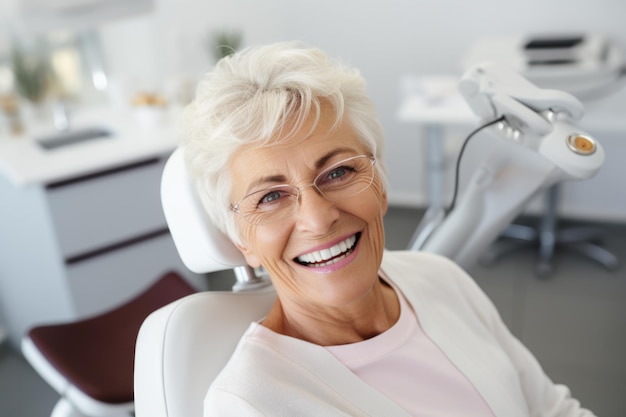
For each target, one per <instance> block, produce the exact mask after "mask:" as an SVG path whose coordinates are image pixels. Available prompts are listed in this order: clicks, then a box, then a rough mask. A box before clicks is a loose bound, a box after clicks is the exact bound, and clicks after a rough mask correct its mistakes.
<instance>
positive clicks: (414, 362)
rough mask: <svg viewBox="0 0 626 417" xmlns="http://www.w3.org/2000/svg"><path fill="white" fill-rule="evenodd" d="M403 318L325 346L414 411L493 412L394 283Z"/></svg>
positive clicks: (444, 414) (467, 415)
mask: <svg viewBox="0 0 626 417" xmlns="http://www.w3.org/2000/svg"><path fill="white" fill-rule="evenodd" d="M396 294H397V295H398V298H399V300H400V318H399V319H398V322H397V323H396V324H394V325H393V326H392V327H391V328H390V329H389V330H387V331H386V332H384V333H382V334H380V335H378V336H376V337H373V338H371V339H368V340H364V341H362V342H358V343H352V344H347V345H339V346H327V347H326V348H327V349H328V351H329V352H331V353H332V354H333V355H334V356H335V357H337V358H338V359H339V360H340V361H341V362H342V363H343V364H344V365H346V366H347V367H348V368H349V369H350V370H352V371H353V372H354V373H355V374H356V375H358V376H359V377H360V378H361V379H362V380H364V381H365V382H367V383H368V384H370V385H371V386H372V387H374V388H376V389H377V390H378V391H380V392H382V393H383V394H385V395H387V396H388V397H389V398H390V399H392V400H393V401H394V402H396V403H397V404H398V405H400V406H401V407H403V408H404V409H405V410H406V411H407V412H408V413H409V414H411V415H413V416H438V417H448V416H455V417H456V416H464V417H471V416H481V417H488V416H491V417H495V415H494V414H493V412H492V410H491V409H490V408H489V406H488V405H487V403H486V402H485V400H484V399H483V398H482V396H481V395H480V394H479V392H478V391H477V390H476V388H475V387H474V386H473V385H472V384H471V383H470V381H469V380H468V379H467V378H466V377H465V375H464V374H462V373H461V372H460V371H459V370H458V369H457V368H456V367H455V366H454V365H453V364H452V362H450V360H449V359H448V358H447V357H446V356H445V355H444V353H443V352H442V351H441V350H440V349H439V347H438V346H437V345H435V344H434V343H433V342H432V341H431V340H430V339H429V338H428V336H427V335H426V334H425V333H424V331H423V330H422V328H421V326H420V324H419V321H418V320H417V317H416V315H415V313H414V312H413V309H412V308H411V307H410V305H409V304H408V302H407V301H406V300H405V299H404V296H402V294H401V293H400V292H399V291H398V290H397V289H396Z"/></svg>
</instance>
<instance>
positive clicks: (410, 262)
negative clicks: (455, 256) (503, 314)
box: [381, 251, 492, 309]
mask: <svg viewBox="0 0 626 417" xmlns="http://www.w3.org/2000/svg"><path fill="white" fill-rule="evenodd" d="M381 270H382V272H383V273H384V274H385V275H386V276H387V277H388V279H389V280H391V281H392V282H393V283H394V284H396V285H397V286H398V288H400V290H401V291H402V292H403V293H404V294H405V296H407V297H408V298H409V299H410V300H413V301H419V302H420V303H426V300H428V301H429V303H432V302H434V303H445V304H452V305H468V304H473V305H474V308H477V307H478V308H480V309H482V308H488V309H491V308H492V307H491V305H490V304H491V301H490V300H489V299H488V297H487V296H486V295H485V294H484V292H483V291H482V290H481V289H480V287H479V286H478V285H477V284H476V282H475V281H474V280H473V279H472V277H470V276H469V275H468V274H467V273H466V272H465V271H464V270H463V269H462V268H461V267H459V266H458V265H457V264H456V263H454V262H453V261H451V260H450V259H448V258H445V257H443V256H440V255H436V254H432V253H427V252H417V251H386V252H385V254H384V256H383V262H382V265H381Z"/></svg>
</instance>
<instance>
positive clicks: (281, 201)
mask: <svg viewBox="0 0 626 417" xmlns="http://www.w3.org/2000/svg"><path fill="white" fill-rule="evenodd" d="M297 193H298V191H297V190H292V189H290V188H289V187H288V186H278V187H276V188H268V189H266V190H261V191H257V192H256V193H254V194H252V195H250V196H249V197H248V198H247V199H246V200H247V205H248V211H257V210H263V211H265V210H274V209H276V208H279V207H281V206H283V205H285V204H288V203H289V202H291V201H292V197H294V196H295V195H296V194H297Z"/></svg>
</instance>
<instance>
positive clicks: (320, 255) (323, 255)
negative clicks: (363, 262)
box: [297, 235, 356, 264]
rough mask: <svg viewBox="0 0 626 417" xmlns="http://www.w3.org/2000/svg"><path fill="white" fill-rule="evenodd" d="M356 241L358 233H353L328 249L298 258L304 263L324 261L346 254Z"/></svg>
mask: <svg viewBox="0 0 626 417" xmlns="http://www.w3.org/2000/svg"><path fill="white" fill-rule="evenodd" d="M355 242H356V235H352V236H350V237H349V238H347V239H346V240H344V241H342V242H339V243H338V244H336V245H335V246H332V247H330V248H328V249H322V250H321V251H316V252H311V253H307V254H305V255H302V256H299V257H298V258H297V260H298V261H299V262H301V263H304V264H312V263H319V262H323V261H328V260H329V259H332V258H334V257H336V256H338V255H341V254H342V253H344V254H345V252H347V251H348V250H351V249H352V248H353V247H354V243H355Z"/></svg>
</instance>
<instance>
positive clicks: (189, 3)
mask: <svg viewBox="0 0 626 417" xmlns="http://www.w3.org/2000/svg"><path fill="white" fill-rule="evenodd" d="M16 1H19V0H3V2H2V3H3V4H5V6H4V7H5V8H6V9H7V10H10V6H6V4H7V3H11V2H16ZM1 11H2V10H1V9H0V12H1ZM624 17H626V2H624V1H623V0H595V1H590V0H581V1H578V2H571V1H569V0H568V1H566V0H552V1H549V0H548V1H545V0H508V1H505V2H503V1H496V0H474V1H471V2H469V1H466V0H437V1H416V0H385V1H358V0H352V1H348V0H343V1H341V0H316V1H312V0H300V1H293V0H264V1H259V0H222V1H197V0H156V8H155V12H154V13H153V14H152V15H150V16H145V17H140V18H132V19H128V20H125V21H119V22H114V23H109V24H106V25H105V26H104V27H103V29H102V31H101V33H102V38H103V41H104V46H105V52H106V56H107V64H108V67H109V70H110V73H111V75H112V76H114V77H116V78H117V79H118V80H120V82H121V83H122V85H124V86H127V87H126V88H128V86H134V87H135V88H156V87H159V86H160V87H162V88H165V87H168V88H169V86H171V85H172V82H173V81H176V80H179V79H180V78H181V77H197V76H198V75H199V74H201V73H202V72H204V71H205V70H206V69H208V68H209V66H210V65H211V64H212V60H211V58H210V56H209V54H208V52H207V51H206V49H205V48H204V47H203V45H202V42H203V38H204V37H205V36H206V35H207V34H208V33H209V32H211V31H215V30H219V29H228V28H231V29H241V30H242V31H243V32H244V36H245V43H246V44H259V43H267V42H273V41H278V40H292V39H298V40H302V41H305V42H307V43H310V44H312V45H315V46H319V47H321V48H322V49H324V50H326V51H327V52H328V53H329V54H330V55H333V56H338V57H341V58H343V59H345V60H347V61H348V62H350V63H352V64H353V65H355V66H357V67H359V68H360V69H361V70H362V72H363V75H364V76H365V78H366V79H367V80H368V83H369V90H370V92H371V95H372V97H373V99H374V101H375V103H376V105H377V107H378V109H379V113H380V118H381V121H382V124H383V127H384V128H385V132H386V135H387V139H388V149H387V160H388V161H389V162H390V163H389V165H390V180H391V186H392V189H391V195H390V197H391V200H392V202H393V201H396V202H404V203H410V204H420V203H423V202H424V196H425V189H426V181H425V172H424V164H423V160H424V151H423V150H424V146H425V142H423V141H422V140H420V131H419V130H418V129H417V128H416V127H414V126H407V125H404V124H402V123H400V122H398V121H397V120H396V117H395V113H396V111H397V108H398V106H399V104H400V100H401V97H402V92H401V90H400V83H401V80H402V78H403V77H404V76H406V75H409V74H418V75H430V74H439V73H445V74H460V72H461V68H460V60H461V57H462V55H463V53H464V51H465V50H466V49H467V48H468V46H469V45H470V43H471V42H472V40H473V39H475V38H476V37H477V36H480V35H486V34H517V33H526V32H529V31H540V32H546V31H583V32H587V31H588V32H596V33H600V34H603V35H606V36H609V37H611V38H612V39H615V40H616V41H618V42H619V43H620V44H622V45H624V46H626V25H625V24H624V21H623V19H624ZM0 21H1V20H0ZM455 134H456V135H457V136H458V135H460V134H461V133H460V132H455ZM623 150H624V149H623V147H622V148H621V151H623ZM608 163H613V162H612V161H608ZM624 174H626V172H625V173H624ZM600 186H607V187H608V185H607V184H600ZM614 194H615V193H609V194H607V196H608V197H609V198H614ZM624 194H626V192H624ZM624 200H625V201H624V204H622V205H621V207H624V206H626V197H624ZM621 202H622V200H616V201H610V202H609V203H610V204H609V206H611V204H612V205H613V206H615V207H613V208H612V209H611V213H608V212H607V213H608V214H607V213H604V214H602V213H600V214H601V215H603V216H604V215H606V216H607V217H609V218H610V217H614V214H615V212H616V211H619V212H621V207H617V205H619V204H621ZM576 204H585V202H584V201H582V200H575V201H574V205H576ZM585 210H586V211H589V210H591V211H594V210H595V209H594V208H593V207H592V208H588V207H587V208H584V210H581V212H583V211H585ZM625 211H626V210H625ZM618 217H619V216H618ZM624 221H626V213H625V214H624Z"/></svg>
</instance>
